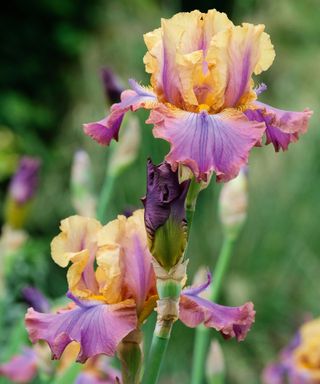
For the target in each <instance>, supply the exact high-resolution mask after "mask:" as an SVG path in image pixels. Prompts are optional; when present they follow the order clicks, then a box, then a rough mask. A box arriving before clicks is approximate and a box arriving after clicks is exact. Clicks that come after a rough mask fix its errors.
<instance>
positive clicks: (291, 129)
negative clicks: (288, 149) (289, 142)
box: [254, 101, 313, 134]
mask: <svg viewBox="0 0 320 384" xmlns="http://www.w3.org/2000/svg"><path fill="white" fill-rule="evenodd" d="M254 105H255V106H257V107H258V109H261V110H262V111H263V115H264V116H269V117H271V124H272V125H274V126H275V127H277V128H278V129H280V130H282V131H283V132H286V133H296V132H298V133H299V134H300V133H306V131H307V129H308V124H309V119H310V117H311V116H312V114H313V111H311V110H310V109H309V108H306V109H305V110H304V111H302V112H295V111H285V110H283V109H277V108H274V107H271V106H270V105H268V104H264V103H261V102H260V101H257V102H255V103H254Z"/></svg>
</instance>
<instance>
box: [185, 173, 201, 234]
mask: <svg viewBox="0 0 320 384" xmlns="http://www.w3.org/2000/svg"><path fill="white" fill-rule="evenodd" d="M200 190H201V183H197V182H196V179H195V178H193V179H192V180H191V183H190V187H189V191H188V195H187V198H186V218H187V223H188V229H189V230H188V235H189V233H190V229H191V225H192V220H193V216H194V211H195V209H196V203H197V198H198V195H199V192H200Z"/></svg>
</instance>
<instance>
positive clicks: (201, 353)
mask: <svg viewBox="0 0 320 384" xmlns="http://www.w3.org/2000/svg"><path fill="white" fill-rule="evenodd" d="M247 185H248V177H247V170H246V169H242V170H241V172H240V173H239V175H238V176H237V178H236V179H233V180H231V181H229V182H228V183H226V184H224V185H223V187H222V190H221V193H220V198H219V213H220V220H221V223H222V227H223V232H224V240H223V244H222V248H221V251H220V254H219V257H218V260H217V264H216V266H215V268H214V273H213V277H214V279H213V286H212V290H211V294H210V300H212V301H216V300H217V299H218V298H219V295H220V291H221V287H222V281H223V278H224V276H225V274H226V272H227V269H228V266H229V263H230V259H231V255H232V252H233V248H234V245H235V242H236V240H237V237H238V235H239V233H240V230H241V229H242V227H243V225H244V223H245V220H246V216H247V206H248V194H247V188H248V187H247ZM209 341H210V336H209V330H208V329H207V328H204V327H203V326H200V327H198V328H197V330H196V338H195V344H194V353H193V356H194V358H193V367H192V377H191V383H192V384H200V383H202V380H203V376H204V373H203V372H204V365H205V357H206V353H207V350H208V347H209Z"/></svg>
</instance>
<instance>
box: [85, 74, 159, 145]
mask: <svg viewBox="0 0 320 384" xmlns="http://www.w3.org/2000/svg"><path fill="white" fill-rule="evenodd" d="M130 86H131V87H132V90H131V89H127V90H125V91H123V92H122V93H121V102H120V103H117V104H113V105H112V107H111V111H110V114H109V115H108V116H107V117H105V118H104V119H102V120H100V121H97V122H94V123H88V124H84V125H83V129H84V132H85V134H86V135H88V136H90V137H92V138H93V139H94V140H95V141H97V142H98V143H99V144H101V145H109V144H110V141H111V140H112V139H114V140H116V141H117V140H118V135H119V129H120V126H121V123H122V120H123V117H124V115H125V113H126V112H128V111H129V110H132V111H136V110H137V109H139V108H145V109H151V108H153V106H154V105H155V103H156V102H157V97H156V95H155V94H154V93H153V92H152V91H151V90H149V89H147V88H144V87H142V86H141V85H139V84H137V83H136V82H135V81H134V80H130Z"/></svg>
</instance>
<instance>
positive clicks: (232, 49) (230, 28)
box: [84, 10, 312, 181]
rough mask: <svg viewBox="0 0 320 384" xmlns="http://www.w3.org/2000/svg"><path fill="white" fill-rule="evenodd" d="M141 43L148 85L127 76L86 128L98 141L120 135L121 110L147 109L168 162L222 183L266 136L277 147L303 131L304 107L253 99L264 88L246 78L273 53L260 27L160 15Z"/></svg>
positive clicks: (197, 15)
mask: <svg viewBox="0 0 320 384" xmlns="http://www.w3.org/2000/svg"><path fill="white" fill-rule="evenodd" d="M144 40H145V43H146V45H147V49H148V52H147V53H146V55H145V57H144V63H145V66H146V71H147V72H148V73H150V74H151V86H149V87H143V86H141V85H139V84H137V83H136V82H135V81H134V80H131V81H130V85H131V89H130V90H125V91H124V92H123V93H122V95H121V102H120V103H117V104H114V105H113V106H112V107H111V113H110V115H109V116H107V117H106V118H105V119H103V120H101V121H98V122H95V123H89V124H85V125H84V130H85V132H86V133H87V134H88V135H89V136H91V137H92V138H93V139H95V140H96V141H97V142H99V143H100V144H103V145H108V144H109V143H110V141H111V140H112V139H116V140H117V139H118V133H119V129H120V126H121V122H122V119H123V116H124V114H125V113H126V112H127V111H129V110H132V111H135V110H137V109H139V108H144V109H148V110H151V113H150V117H149V119H148V120H147V123H150V124H153V125H154V128H153V134H154V136H155V137H157V138H161V139H164V140H166V141H168V142H169V143H170V147H171V149H170V152H169V154H168V155H167V156H166V161H167V162H168V163H170V165H171V166H172V168H173V169H174V170H175V169H176V168H177V167H178V166H179V165H180V164H183V165H185V166H187V167H189V168H190V169H191V170H192V172H193V173H194V175H195V176H196V178H197V179H198V180H205V181H207V180H208V179H209V177H210V175H211V174H212V172H215V173H216V175H217V178H218V180H222V181H227V180H230V179H232V178H234V177H235V176H236V175H237V174H238V172H239V170H240V168H241V166H243V165H244V164H246V163H247V161H248V155H249V151H250V150H251V149H252V147H253V146H255V145H260V144H261V139H262V136H263V135H264V134H265V135H266V144H269V143H272V144H273V145H274V147H275V150H276V151H278V150H279V149H283V150H285V149H287V148H288V145H289V143H291V142H294V141H296V140H298V138H299V135H300V134H301V133H305V132H306V130H307V126H308V120H309V118H310V116H311V114H312V112H311V111H309V110H308V109H305V110H304V111H303V112H291V111H283V110H280V109H276V108H273V107H271V106H269V105H267V104H263V103H261V102H258V101H257V97H258V95H259V94H260V93H261V92H262V91H264V90H265V89H266V87H265V86H259V87H257V88H255V87H254V82H253V79H252V76H253V75H259V74H260V73H261V72H263V71H265V70H267V69H268V68H269V67H270V66H271V64H272V62H273V60H274V57H275V52H274V48H273V45H272V44H271V41H270V37H269V35H267V34H266V33H265V32H264V25H261V24H260V25H252V24H248V23H243V24H242V25H241V26H235V25H234V24H233V23H232V22H231V21H230V20H229V19H228V18H227V16H226V15H225V14H224V13H220V12H218V11H216V10H210V11H208V13H206V14H204V13H201V12H199V11H193V12H191V13H178V14H176V15H175V16H173V17H172V18H171V19H168V20H167V19H162V20H161V27H160V28H158V29H155V30H154V31H152V32H149V33H147V34H145V35H144Z"/></svg>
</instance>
